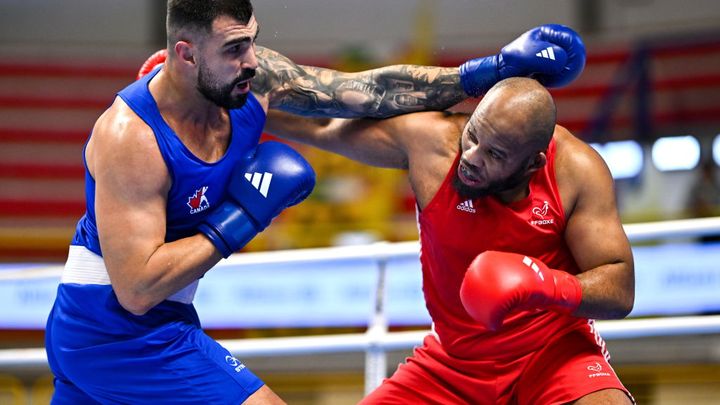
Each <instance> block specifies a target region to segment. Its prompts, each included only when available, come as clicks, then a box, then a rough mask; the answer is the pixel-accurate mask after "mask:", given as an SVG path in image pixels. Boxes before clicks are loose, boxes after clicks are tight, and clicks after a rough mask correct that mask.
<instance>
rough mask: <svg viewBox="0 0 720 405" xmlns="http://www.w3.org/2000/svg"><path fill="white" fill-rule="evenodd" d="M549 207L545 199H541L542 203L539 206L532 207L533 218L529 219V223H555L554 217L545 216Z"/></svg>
mask: <svg viewBox="0 0 720 405" xmlns="http://www.w3.org/2000/svg"><path fill="white" fill-rule="evenodd" d="M549 208H550V204H548V202H547V201H543V205H542V206H541V207H533V209H532V216H533V217H534V218H535V219H531V220H530V225H550V224H553V223H555V219H553V218H545V216H547V213H548V209H549Z"/></svg>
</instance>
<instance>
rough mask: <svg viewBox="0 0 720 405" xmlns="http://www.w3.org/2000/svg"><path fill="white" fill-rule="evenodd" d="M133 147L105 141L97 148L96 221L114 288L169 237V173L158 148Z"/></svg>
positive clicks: (95, 171) (95, 158) (95, 157)
mask: <svg viewBox="0 0 720 405" xmlns="http://www.w3.org/2000/svg"><path fill="white" fill-rule="evenodd" d="M100 135H101V136H102V134H100ZM105 141H107V140H105ZM129 144H130V142H120V143H115V142H113V141H109V142H103V140H100V141H99V142H96V143H95V149H94V153H95V155H94V158H93V163H94V164H93V168H94V178H95V216H96V219H97V226H98V235H99V238H100V245H101V248H102V250H103V258H104V259H105V264H106V266H107V269H108V273H109V274H110V278H111V280H112V281H113V283H114V282H115V281H116V279H117V278H118V277H120V278H123V279H124V278H125V277H132V273H133V271H135V270H137V269H142V268H143V265H144V264H145V263H146V262H147V260H148V259H149V258H150V256H151V255H152V254H153V252H154V251H155V250H156V249H157V248H158V247H159V246H161V245H162V244H163V243H164V238H165V224H166V220H165V218H166V217H165V210H166V208H165V205H166V197H165V195H166V191H167V187H168V184H167V183H168V175H167V169H166V167H165V165H164V162H163V161H162V158H161V157H160V153H159V150H154V151H153V145H147V144H146V145H144V146H138V145H129ZM155 148H157V146H156V145H155ZM155 153H156V154H157V155H154V154H155Z"/></svg>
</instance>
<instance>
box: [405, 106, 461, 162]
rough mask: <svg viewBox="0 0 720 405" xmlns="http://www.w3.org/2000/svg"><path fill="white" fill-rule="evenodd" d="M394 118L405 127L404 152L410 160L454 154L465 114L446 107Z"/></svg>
mask: <svg viewBox="0 0 720 405" xmlns="http://www.w3.org/2000/svg"><path fill="white" fill-rule="evenodd" d="M394 119H397V120H398V122H400V123H401V125H403V126H404V127H405V128H406V129H405V132H406V134H407V138H408V139H407V140H406V143H407V149H408V152H409V153H408V155H409V158H410V160H413V158H416V159H418V158H419V159H422V158H427V157H429V156H439V157H446V156H449V155H451V156H452V157H454V156H455V153H456V152H457V150H458V147H459V143H460V136H461V135H462V132H463V128H464V127H465V124H466V123H467V120H468V116H467V115H466V114H458V113H450V112H446V111H428V112H422V113H414V114H408V115H404V116H400V117H397V118H394ZM400 120H403V121H400Z"/></svg>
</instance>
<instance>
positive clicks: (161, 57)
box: [135, 49, 167, 80]
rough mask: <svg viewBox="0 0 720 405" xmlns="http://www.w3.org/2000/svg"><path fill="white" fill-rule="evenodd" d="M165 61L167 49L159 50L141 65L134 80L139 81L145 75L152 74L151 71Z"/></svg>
mask: <svg viewBox="0 0 720 405" xmlns="http://www.w3.org/2000/svg"><path fill="white" fill-rule="evenodd" d="M165 59H167V49H161V50H159V51H157V52H155V53H154V54H152V55H150V57H149V58H147V60H146V61H145V63H143V64H142V66H141V67H140V70H138V73H137V77H136V78H135V80H138V79H140V78H141V77H143V76H145V75H146V74H148V73H150V72H152V70H153V69H154V68H155V66H157V65H159V64H161V63H165Z"/></svg>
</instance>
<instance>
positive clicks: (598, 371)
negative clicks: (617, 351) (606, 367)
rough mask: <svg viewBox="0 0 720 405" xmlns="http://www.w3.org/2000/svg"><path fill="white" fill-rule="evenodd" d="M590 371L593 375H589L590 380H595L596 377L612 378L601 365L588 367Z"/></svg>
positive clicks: (596, 363)
mask: <svg viewBox="0 0 720 405" xmlns="http://www.w3.org/2000/svg"><path fill="white" fill-rule="evenodd" d="M587 369H588V371H590V372H591V373H590V374H588V377H589V378H595V377H610V373H608V372H606V371H602V369H603V368H602V365H600V363H598V362H595V364H593V365H590V366H587Z"/></svg>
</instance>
